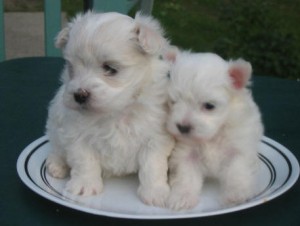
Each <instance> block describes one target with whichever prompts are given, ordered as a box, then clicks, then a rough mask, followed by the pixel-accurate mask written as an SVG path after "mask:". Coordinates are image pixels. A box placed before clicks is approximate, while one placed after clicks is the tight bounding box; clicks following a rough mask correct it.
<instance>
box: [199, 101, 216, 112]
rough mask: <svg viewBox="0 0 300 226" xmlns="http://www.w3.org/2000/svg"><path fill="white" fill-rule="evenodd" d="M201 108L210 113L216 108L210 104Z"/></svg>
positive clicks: (205, 104)
mask: <svg viewBox="0 0 300 226" xmlns="http://www.w3.org/2000/svg"><path fill="white" fill-rule="evenodd" d="M202 108H203V109H205V110H207V111H212V110H214V109H215V108H216V106H215V105H214V104H212V103H209V102H206V103H204V104H203V105H202Z"/></svg>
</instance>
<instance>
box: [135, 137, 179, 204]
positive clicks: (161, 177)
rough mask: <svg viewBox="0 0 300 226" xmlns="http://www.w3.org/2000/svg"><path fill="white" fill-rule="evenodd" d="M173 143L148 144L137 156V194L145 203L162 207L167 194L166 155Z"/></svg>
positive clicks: (168, 189) (168, 190) (168, 153)
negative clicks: (138, 184)
mask: <svg viewBox="0 0 300 226" xmlns="http://www.w3.org/2000/svg"><path fill="white" fill-rule="evenodd" d="M173 146H174V143H173V141H171V140H170V142H169V143H168V144H164V145H149V147H148V148H147V149H146V150H142V151H141V153H140V156H139V180H140V186H139V188H138V195H139V197H140V198H141V200H142V201H143V202H144V203H145V204H147V205H153V206H159V207H164V206H165V202H166V199H167V197H168V195H169V192H170V188H169V185H168V176H167V174H168V157H169V155H170V153H171V151H172V149H173Z"/></svg>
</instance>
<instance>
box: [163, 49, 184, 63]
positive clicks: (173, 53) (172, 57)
mask: <svg viewBox="0 0 300 226" xmlns="http://www.w3.org/2000/svg"><path fill="white" fill-rule="evenodd" d="M179 52H180V50H179V49H178V47H176V46H172V45H166V46H165V48H164V49H163V51H162V57H163V59H164V60H166V61H167V62H170V63H175V61H176V58H177V56H178V54H179Z"/></svg>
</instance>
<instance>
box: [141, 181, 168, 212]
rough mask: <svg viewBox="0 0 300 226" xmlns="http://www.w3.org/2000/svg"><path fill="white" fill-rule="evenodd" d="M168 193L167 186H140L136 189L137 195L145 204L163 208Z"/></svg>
mask: <svg viewBox="0 0 300 226" xmlns="http://www.w3.org/2000/svg"><path fill="white" fill-rule="evenodd" d="M169 193H170V188H169V186H168V185H167V184H166V185H161V186H153V187H150V188H147V187H144V186H140V187H139V189H138V195H139V197H140V199H141V200H142V201H143V202H144V203H145V204H147V205H151V206H158V207H165V204H166V200H167V198H168V196H169Z"/></svg>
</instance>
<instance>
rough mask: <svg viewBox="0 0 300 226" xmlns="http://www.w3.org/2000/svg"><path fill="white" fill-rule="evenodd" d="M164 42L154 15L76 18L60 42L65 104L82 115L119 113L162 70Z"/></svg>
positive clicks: (99, 15)
mask: <svg viewBox="0 0 300 226" xmlns="http://www.w3.org/2000/svg"><path fill="white" fill-rule="evenodd" d="M165 42H166V40H165V39H164V38H163V34H162V29H161V28H160V26H159V24H158V22H157V21H155V20H153V19H152V18H150V17H143V16H141V15H139V14H137V16H136V18H135V19H132V18H130V17H128V16H125V15H122V14H118V13H102V14H96V13H92V12H88V13H86V14H84V15H78V16H77V17H76V18H75V19H74V20H73V21H72V22H71V23H69V24H68V26H67V27H66V28H64V29H63V30H62V31H61V32H60V33H59V34H58V36H57V38H56V46H57V47H58V48H61V49H62V50H63V54H64V58H65V60H66V66H65V70H64V73H63V82H64V85H65V91H64V96H63V99H64V104H65V105H66V106H67V107H69V108H72V109H75V110H83V111H96V112H112V111H121V110H122V109H124V108H125V107H126V106H128V105H130V103H131V102H132V101H134V98H135V97H136V96H137V95H138V94H139V93H140V92H141V89H142V87H143V85H142V84H143V83H144V82H145V80H146V79H147V77H149V76H150V77H151V76H152V74H153V73H154V72H156V71H157V70H158V71H159V70H160V69H161V68H162V67H163V66H161V65H160V63H157V62H158V60H157V59H158V55H159V54H160V51H161V49H162V47H163V46H164V45H165ZM151 73H152V74H151Z"/></svg>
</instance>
